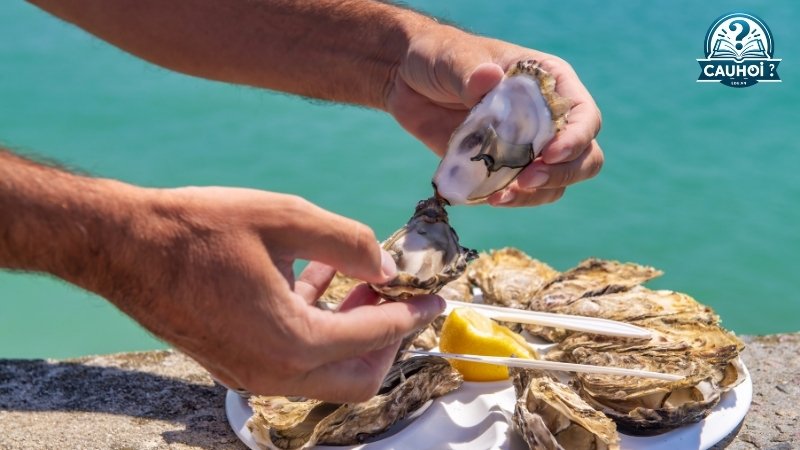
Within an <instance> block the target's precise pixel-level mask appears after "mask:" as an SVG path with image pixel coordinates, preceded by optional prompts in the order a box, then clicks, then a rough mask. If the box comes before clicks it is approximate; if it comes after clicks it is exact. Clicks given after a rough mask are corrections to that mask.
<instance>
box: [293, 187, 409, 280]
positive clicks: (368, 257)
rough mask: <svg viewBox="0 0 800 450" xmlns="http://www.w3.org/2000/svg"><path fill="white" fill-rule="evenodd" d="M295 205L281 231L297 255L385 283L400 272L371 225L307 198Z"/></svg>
mask: <svg viewBox="0 0 800 450" xmlns="http://www.w3.org/2000/svg"><path fill="white" fill-rule="evenodd" d="M295 209H296V211H294V212H293V213H292V214H287V221H286V222H287V225H286V226H284V227H283V229H282V230H281V231H282V232H281V233H280V242H281V244H282V245H283V246H284V248H286V249H287V250H288V251H289V252H291V256H292V257H293V258H300V259H305V260H309V261H318V262H321V263H324V264H327V265H329V266H332V267H334V268H336V269H337V270H339V271H340V272H342V273H344V274H345V275H348V276H351V277H354V278H358V279H360V280H364V281H368V282H370V283H384V282H386V281H389V280H391V279H392V278H394V277H395V275H396V274H397V267H396V265H395V262H394V260H393V259H392V257H391V256H390V255H389V254H388V253H387V252H386V251H385V250H383V249H382V248H381V246H380V244H379V243H378V241H377V239H376V238H375V232H373V231H372V229H371V228H369V227H368V226H366V225H364V224H363V223H360V222H357V221H355V220H352V219H348V218H347V217H343V216H340V215H338V214H334V213H332V212H329V211H326V210H324V209H322V208H320V207H318V206H316V205H314V204H312V203H310V202H307V201H305V200H302V201H300V204H299V206H296V208H295Z"/></svg>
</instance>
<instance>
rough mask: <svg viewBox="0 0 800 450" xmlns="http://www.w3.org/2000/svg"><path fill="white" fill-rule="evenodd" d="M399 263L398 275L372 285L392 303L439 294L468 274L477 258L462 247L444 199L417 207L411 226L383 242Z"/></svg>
mask: <svg viewBox="0 0 800 450" xmlns="http://www.w3.org/2000/svg"><path fill="white" fill-rule="evenodd" d="M382 246H383V248H384V249H385V250H386V251H388V252H389V254H390V255H392V258H394V261H395V263H396V264H397V276H396V277H395V278H394V279H392V280H391V281H389V282H388V283H385V284H371V285H370V286H372V288H373V289H375V290H376V291H377V292H378V293H379V294H381V296H383V297H384V298H386V299H389V300H405V299H408V298H410V297H412V296H414V295H420V294H435V293H436V292H438V291H439V290H440V289H442V287H444V286H445V285H446V284H447V283H449V282H451V281H453V280H455V279H457V278H458V277H460V276H461V274H463V273H464V271H465V270H466V268H467V263H468V262H469V261H471V260H473V259H475V257H476V256H477V253H476V252H475V250H470V249H468V248H465V247H462V246H461V245H460V244H459V243H458V234H456V231H455V230H454V229H453V227H451V226H450V223H449V222H448V219H447V211H445V210H444V205H443V204H442V200H441V199H439V198H437V197H435V196H434V197H431V198H429V199H427V200H422V201H420V202H419V203H418V204H417V208H416V211H415V212H414V215H413V216H412V217H411V219H410V220H409V221H408V223H407V224H406V225H405V226H404V227H403V228H401V229H399V230H397V231H396V232H395V233H394V234H392V235H391V236H389V238H388V239H387V240H386V241H384V242H383V244H382Z"/></svg>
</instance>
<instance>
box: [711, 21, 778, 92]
mask: <svg viewBox="0 0 800 450" xmlns="http://www.w3.org/2000/svg"><path fill="white" fill-rule="evenodd" d="M774 51H775V43H774V42H773V40H772V32H771V31H770V29H769V27H768V26H767V24H766V23H765V22H764V21H763V20H761V19H760V18H759V17H756V16H754V15H752V14H747V13H743V12H733V13H728V14H724V15H722V16H720V17H719V18H717V20H715V21H714V22H713V23H712V24H711V26H710V27H709V28H708V32H706V39H705V48H704V54H705V58H704V59H698V60H697V62H699V63H700V67H701V70H700V77H699V78H698V79H697V81H698V82H719V83H722V84H724V85H726V86H730V87H748V86H752V85H754V84H756V83H758V82H759V81H767V82H780V81H781V79H780V77H779V76H778V72H777V69H778V63H780V61H781V60H780V59H773V57H772V55H773V54H774Z"/></svg>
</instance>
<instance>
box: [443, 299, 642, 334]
mask: <svg viewBox="0 0 800 450" xmlns="http://www.w3.org/2000/svg"><path fill="white" fill-rule="evenodd" d="M445 303H447V307H446V308H445V310H444V312H442V315H447V314H450V312H451V311H453V310H454V309H455V308H461V307H468V308H473V309H476V310H477V311H478V312H480V313H481V314H483V315H484V316H486V317H488V318H490V319H494V320H500V321H503V322H514V323H528V324H533V325H541V326H545V327H553V328H564V329H567V330H575V331H585V332H587V333H594V334H603V335H607V336H618V337H626V338H638V339H647V338H650V337H652V334H651V333H650V331H649V330H647V329H645V328H641V327H637V326H636V325H631V324H629V323H624V322H617V321H615V320H608V319H600V318H597V317H586V316H573V315H569V314H554V313H545V312H538V311H527V310H522V309H515V308H503V307H500V306H491V305H484V304H481V303H466V302H459V301H457V300H445Z"/></svg>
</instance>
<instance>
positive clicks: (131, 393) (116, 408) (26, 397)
mask: <svg viewBox="0 0 800 450" xmlns="http://www.w3.org/2000/svg"><path fill="white" fill-rule="evenodd" d="M167 354H168V352H150V353H147V354H142V355H149V356H148V358H159V357H161V358H162V359H163V358H165V357H166V355H167ZM159 355H161V356H159ZM152 363H158V361H155V360H154V361H148V364H152ZM225 393H226V389H225V388H223V387H221V386H219V385H211V384H209V379H208V378H207V377H205V376H200V375H198V376H197V382H196V383H194V382H192V380H182V379H178V378H172V377H166V376H159V375H155V374H152V373H147V372H143V371H138V370H135V369H133V368H132V369H130V370H128V369H126V368H115V367H97V366H91V365H86V364H83V363H81V362H79V361H78V362H72V361H66V362H50V361H45V360H3V361H2V363H0V411H2V410H5V411H22V412H37V411H59V412H92V413H107V414H116V415H125V416H129V417H135V418H141V419H144V420H163V421H169V422H175V423H181V424H183V425H184V426H185V429H184V430H181V431H168V432H165V433H163V435H162V436H163V437H164V439H165V440H166V442H167V443H170V444H172V443H181V444H185V445H189V446H197V447H203V446H208V442H219V443H223V442H225V443H229V444H230V445H225V447H227V448H244V447H243V446H242V445H241V443H239V442H238V439H237V438H236V436H235V434H234V433H233V431H231V429H230V427H229V426H228V422H227V419H226V416H225ZM215 448H216V447H215Z"/></svg>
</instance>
